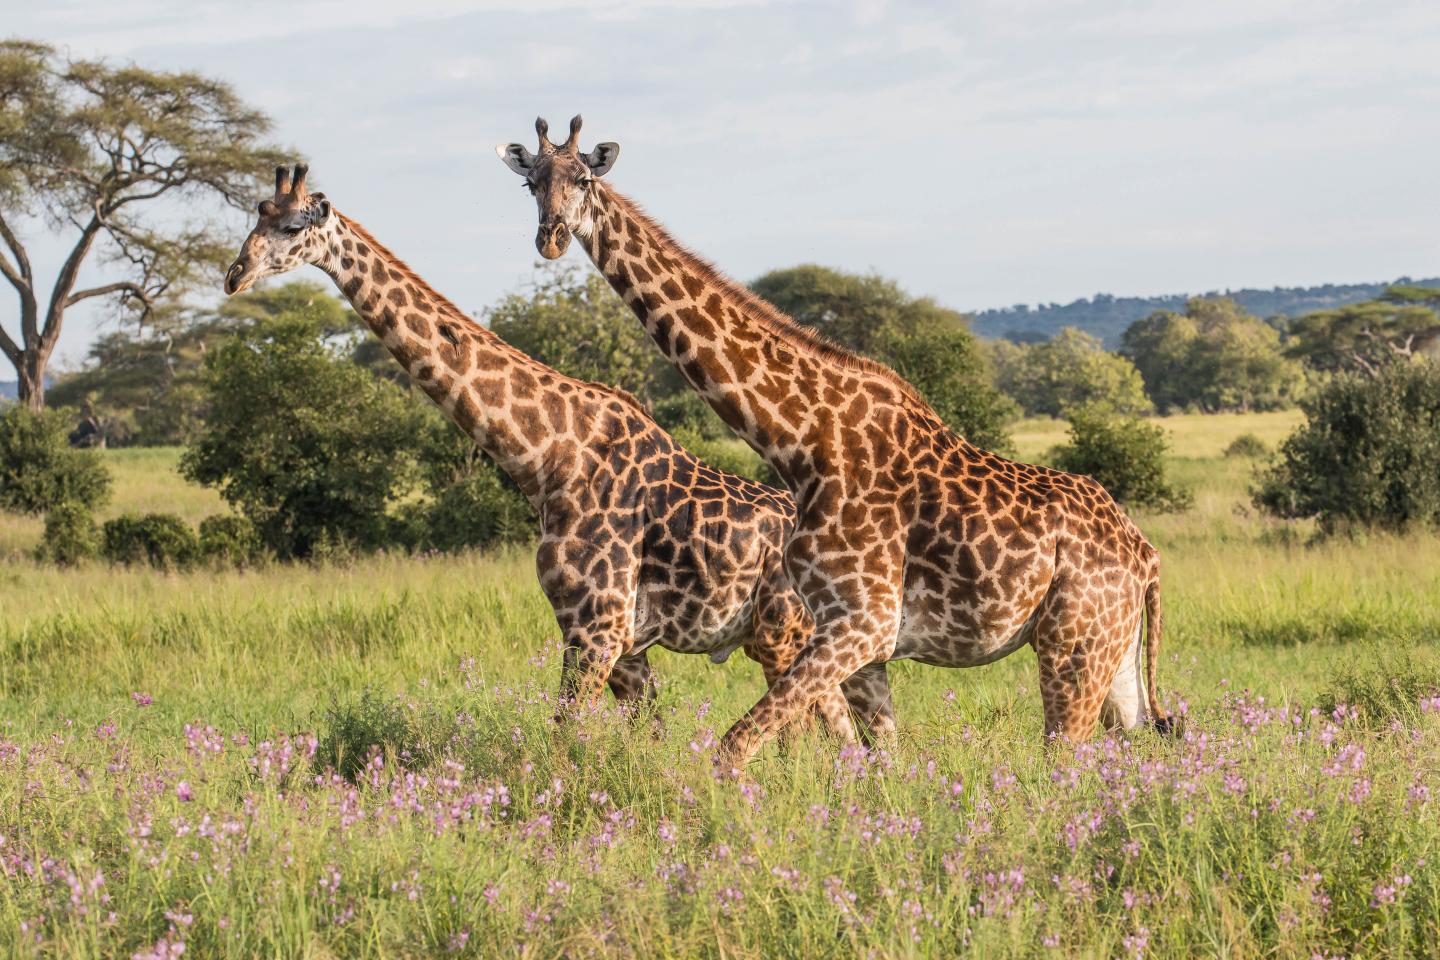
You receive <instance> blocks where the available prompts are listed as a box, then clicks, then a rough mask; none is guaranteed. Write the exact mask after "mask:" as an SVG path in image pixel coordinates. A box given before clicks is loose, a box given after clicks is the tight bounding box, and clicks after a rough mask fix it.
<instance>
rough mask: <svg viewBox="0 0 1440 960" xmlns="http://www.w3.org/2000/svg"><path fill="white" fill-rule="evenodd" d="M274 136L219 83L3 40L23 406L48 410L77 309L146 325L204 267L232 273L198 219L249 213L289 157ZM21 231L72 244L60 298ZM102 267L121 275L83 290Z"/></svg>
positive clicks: (11, 343)
mask: <svg viewBox="0 0 1440 960" xmlns="http://www.w3.org/2000/svg"><path fill="white" fill-rule="evenodd" d="M269 127H270V121H269V119H268V118H266V117H265V115H264V114H262V113H260V112H258V111H257V110H255V109H253V108H251V107H249V106H247V105H246V104H245V103H243V102H242V101H241V100H240V99H239V98H238V97H237V96H236V95H235V93H234V92H233V91H232V90H231V89H230V87H229V86H228V85H226V84H224V83H222V82H220V81H216V80H211V79H208V78H206V77H202V76H199V75H197V74H194V73H166V72H154V71H149V70H144V69H141V68H140V67H136V66H133V65H124V66H113V65H111V64H107V63H104V62H101V61H91V60H66V59H63V58H61V57H59V56H58V55H57V54H56V52H55V50H54V49H53V48H51V47H48V46H46V45H44V44H39V43H31V42H28V41H23V40H10V41H4V42H0V242H3V244H4V249H0V275H3V276H4V277H5V279H6V280H7V281H8V282H9V283H10V286H11V287H13V288H14V290H15V293H16V297H17V300H18V306H19V311H18V316H19V335H18V339H17V338H16V337H15V336H12V335H11V334H10V333H9V332H7V331H6V330H5V329H4V327H3V326H0V353H3V354H4V355H5V357H6V359H8V360H9V361H10V363H11V364H12V365H14V367H15V370H16V372H17V373H18V375H19V380H20V399H21V400H22V402H24V403H26V404H27V405H28V406H29V407H30V408H31V409H34V410H39V409H40V408H41V407H43V405H44V402H45V368H46V365H47V364H48V363H49V361H50V356H51V354H52V353H53V352H54V350H55V344H56V342H57V341H58V340H59V338H60V330H61V326H62V325H63V323H64V320H65V313H66V311H67V310H69V309H70V308H71V307H73V306H75V305H76V304H78V303H81V302H83V301H86V300H90V299H92V298H105V299H109V300H111V301H112V302H114V303H116V304H117V305H119V306H120V307H122V308H133V309H136V310H138V311H140V312H141V314H142V316H143V314H144V312H145V311H147V310H148V309H149V307H150V306H151V305H153V304H154V303H155V302H156V301H157V300H158V299H159V298H161V297H162V296H165V295H167V294H168V295H175V294H178V293H179V292H180V291H181V290H183V288H184V286H185V284H186V283H187V282H188V281H189V280H191V279H192V278H193V277H194V276H195V274H196V272H197V270H198V269H199V268H201V267H203V266H207V265H210V264H216V263H223V259H224V256H225V253H226V249H225V246H224V245H223V244H222V243H220V242H218V240H219V238H217V237H216V235H215V228H214V226H213V225H212V224H210V223H208V222H206V221H204V220H200V219H196V218H195V217H194V216H193V214H192V213H191V212H190V211H193V210H196V209H200V208H201V207H200V204H201V203H202V202H203V201H206V200H212V201H213V200H215V199H218V200H220V201H222V202H223V203H226V204H229V205H231V206H234V207H239V208H243V207H246V206H248V205H249V204H250V202H251V201H252V200H253V198H254V196H255V193H256V192H257V189H258V183H257V180H256V178H255V173H256V172H257V171H263V170H267V169H270V168H271V167H272V166H273V165H274V164H275V163H277V162H279V161H280V160H281V159H282V156H281V154H280V153H279V151H277V150H275V149H274V148H272V147H270V146H268V145H266V144H265V143H264V142H263V140H262V138H263V137H264V136H265V134H266V133H267V132H268V130H269ZM147 214H148V215H149V216H146V215H147ZM22 226H29V227H32V228H34V227H40V228H45V229H49V230H51V231H53V232H58V233H61V234H63V235H65V236H66V238H67V241H66V242H67V243H69V244H70V246H69V251H68V253H67V254H66V255H65V257H64V259H63V260H62V262H61V264H60V267H59V270H58V271H57V272H56V275H55V277H54V279H53V281H51V282H49V284H48V285H49V291H48V293H47V292H46V291H45V289H44V286H45V285H46V281H47V280H48V279H49V278H44V277H39V276H37V275H36V273H35V270H34V267H33V266H32V263H31V260H30V256H29V253H28V251H27V249H26V245H25V242H24V240H23V239H22V237H21V232H22V231H21V227H22ZM92 255H94V259H96V260H97V262H99V263H102V264H104V266H105V267H106V268H107V271H108V272H109V273H110V277H109V278H106V279H105V280H104V281H103V282H100V283H97V284H95V285H94V286H88V287H83V288H82V287H80V275H81V269H82V267H84V266H85V265H86V263H87V261H89V260H91V259H92Z"/></svg>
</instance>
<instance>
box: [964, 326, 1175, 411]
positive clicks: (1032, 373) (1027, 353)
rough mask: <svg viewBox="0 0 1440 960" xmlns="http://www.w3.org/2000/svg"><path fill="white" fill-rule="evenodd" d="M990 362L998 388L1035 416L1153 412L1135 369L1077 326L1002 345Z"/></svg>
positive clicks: (994, 349)
mask: <svg viewBox="0 0 1440 960" xmlns="http://www.w3.org/2000/svg"><path fill="white" fill-rule="evenodd" d="M991 357H992V358H993V361H994V364H995V379H996V383H997V385H998V386H999V387H1000V389H1001V390H1003V391H1004V392H1005V393H1006V394H1008V395H1009V396H1010V397H1011V398H1012V399H1014V400H1015V401H1016V402H1017V403H1019V404H1020V406H1021V408H1022V409H1024V411H1025V412H1026V413H1027V414H1030V415H1041V416H1050V417H1064V416H1067V415H1068V413H1069V412H1070V411H1071V410H1074V409H1076V408H1078V407H1082V406H1086V407H1090V408H1092V409H1100V408H1104V409H1107V410H1109V411H1110V412H1112V413H1116V414H1124V415H1132V414H1139V413H1144V412H1147V411H1149V409H1150V401H1149V399H1148V398H1147V397H1146V396H1145V384H1144V381H1142V380H1141V379H1140V373H1139V371H1138V370H1136V369H1135V366H1134V364H1132V363H1131V362H1130V361H1129V360H1127V359H1126V358H1124V357H1122V356H1120V355H1118V354H1114V353H1110V352H1109V351H1107V350H1106V349H1105V348H1104V347H1103V346H1102V345H1101V343H1100V340H1099V339H1098V338H1097V337H1093V336H1091V335H1090V334H1088V333H1085V332H1084V331H1083V330H1077V329H1075V328H1074V327H1066V328H1065V329H1063V330H1061V331H1060V332H1059V333H1057V334H1056V335H1055V336H1054V337H1052V338H1050V339H1049V340H1046V341H1043V342H1041V343H1033V344H1020V343H1012V342H1010V341H1008V340H997V341H995V342H994V343H992V344H991Z"/></svg>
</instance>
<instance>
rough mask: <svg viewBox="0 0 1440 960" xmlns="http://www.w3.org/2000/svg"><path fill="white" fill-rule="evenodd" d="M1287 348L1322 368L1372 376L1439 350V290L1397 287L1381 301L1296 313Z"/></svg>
mask: <svg viewBox="0 0 1440 960" xmlns="http://www.w3.org/2000/svg"><path fill="white" fill-rule="evenodd" d="M1288 352H1289V354H1290V355H1291V356H1292V357H1296V358H1298V359H1301V360H1303V361H1305V363H1307V364H1309V365H1310V366H1312V367H1314V368H1315V369H1317V370H1321V371H1324V372H1327V373H1332V372H1337V371H1346V370H1349V371H1355V372H1358V373H1362V374H1364V375H1365V376H1368V377H1372V378H1373V377H1377V376H1379V375H1380V372H1381V369H1382V368H1383V367H1384V366H1385V365H1386V364H1389V363H1391V362H1393V361H1396V360H1410V359H1413V358H1415V357H1419V356H1424V355H1427V354H1434V353H1436V352H1440V290H1435V289H1432V288H1429V287H1416V286H1395V287H1391V288H1390V289H1389V290H1387V291H1386V293H1385V295H1384V296H1383V297H1381V298H1380V299H1378V300H1369V301H1366V302H1365V303H1356V304H1351V305H1349V306H1345V307H1340V308H1338V309H1335V310H1320V311H1317V312H1315V313H1307V314H1305V315H1304V316H1303V317H1297V318H1296V319H1295V320H1294V321H1293V322H1292V323H1291V324H1290V330H1289V339H1288Z"/></svg>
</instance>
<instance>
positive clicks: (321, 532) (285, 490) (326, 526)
mask: <svg viewBox="0 0 1440 960" xmlns="http://www.w3.org/2000/svg"><path fill="white" fill-rule="evenodd" d="M203 384H204V389H205V393H206V399H207V403H208V406H209V409H210V414H209V417H208V419H207V420H206V423H205V426H204V428H203V429H202V430H201V431H200V436H199V438H198V439H197V440H196V441H195V442H194V443H192V444H191V445H190V447H189V449H188V450H186V452H185V456H184V458H183V459H182V461H181V472H182V473H183V474H184V475H185V476H186V477H187V478H188V479H190V480H192V481H194V482H196V483H201V484H205V485H207V486H212V487H216V488H218V489H219V491H220V495H221V496H222V497H224V498H225V500H226V501H228V502H229V503H230V504H232V505H233V506H234V507H235V508H236V509H237V510H239V512H240V513H241V514H243V515H244V516H246V517H248V518H249V519H250V521H251V522H252V523H254V524H255V527H256V529H257V530H258V531H259V533H260V538H261V541H262V542H263V543H264V544H265V546H266V547H267V548H268V549H270V550H271V551H273V552H274V553H275V555H276V556H278V557H281V558H282V559H289V558H293V557H302V558H303V557H308V556H309V555H310V554H311V552H312V551H313V550H314V549H315V547H316V545H317V544H318V543H320V542H321V541H322V540H323V541H324V542H326V543H329V544H335V543H346V544H350V545H352V546H353V547H355V548H358V549H371V548H377V547H383V546H386V545H387V538H388V537H389V535H390V533H391V532H392V524H391V519H390V517H389V514H388V510H389V507H390V506H391V505H392V504H394V503H396V502H398V501H400V500H401V499H403V498H404V497H405V496H406V495H408V494H409V493H410V491H411V489H412V487H413V480H414V469H415V467H414V464H415V436H416V434H417V433H418V432H419V431H420V429H421V423H422V421H421V420H420V417H421V415H422V408H421V407H420V405H419V402H417V401H415V400H413V399H412V398H410V397H408V396H406V394H405V392H404V391H403V390H402V389H400V388H399V387H397V386H395V385H394V384H392V383H387V382H385V381H382V380H379V379H377V378H376V377H374V376H373V375H371V374H370V373H369V372H368V371H367V370H365V369H364V368H363V367H360V366H358V365H356V364H354V363H352V362H350V361H349V360H348V359H346V358H345V357H343V356H342V355H341V354H340V352H339V350H338V349H337V348H336V347H335V346H333V345H331V344H330V343H329V342H328V341H327V340H326V339H325V331H324V330H322V329H318V328H317V327H316V326H315V325H314V324H313V323H311V322H309V321H307V320H305V319H304V318H302V317H287V318H284V319H279V320H271V321H266V322H262V323H258V324H256V325H255V326H253V327H251V328H249V329H247V330H246V331H245V333H244V334H243V335H240V336H237V337H235V338H234V339H233V340H231V341H230V342H228V343H226V344H225V345H224V346H222V347H221V348H220V349H218V350H215V351H213V352H212V353H211V354H210V356H209V357H208V358H207V359H206V364H205V375H204V379H203Z"/></svg>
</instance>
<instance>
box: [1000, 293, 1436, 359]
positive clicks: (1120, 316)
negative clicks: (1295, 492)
mask: <svg viewBox="0 0 1440 960" xmlns="http://www.w3.org/2000/svg"><path fill="white" fill-rule="evenodd" d="M1407 285H1413V286H1420V287H1430V288H1437V287H1440V277H1431V278H1428V279H1424V280H1411V279H1410V278H1409V277H1401V278H1400V279H1398V280H1395V281H1394V282H1393V283H1325V284H1320V285H1318V286H1313V287H1274V288H1272V289H1270V290H1260V289H1253V288H1245V289H1241V290H1226V291H1224V292H1223V293H1222V292H1218V291H1217V292H1212V293H1207V294H1202V295H1200V297H1199V299H1203V300H1214V299H1218V298H1221V297H1224V298H1227V299H1229V300H1233V301H1234V302H1235V303H1236V304H1237V305H1238V306H1239V307H1240V309H1241V310H1244V311H1245V312H1246V313H1249V314H1253V315H1255V316H1258V317H1266V318H1269V319H1271V321H1272V324H1273V325H1275V326H1280V327H1283V326H1284V325H1285V324H1286V322H1287V321H1288V319H1289V318H1291V317H1298V316H1300V315H1301V314H1305V313H1313V312H1315V311H1319V310H1334V309H1336V308H1337V307H1343V306H1348V305H1350V304H1352V303H1362V302H1364V301H1366V300H1376V299H1379V298H1380V297H1381V296H1382V295H1383V294H1384V293H1385V291H1386V290H1387V289H1389V288H1390V287H1392V286H1407ZM1192 299H1196V298H1195V297H1194V296H1192V295H1190V294H1172V295H1169V296H1159V297H1117V296H1113V295H1111V294H1108V293H1097V294H1096V295H1095V296H1094V297H1093V298H1092V297H1082V298H1080V299H1078V300H1072V301H1071V302H1069V303H1065V304H1061V303H1046V304H1036V305H1034V306H1031V305H1029V304H1024V303H1020V304H1016V305H1015V306H1013V307H1000V308H997V309H991V310H981V311H978V312H977V313H975V315H974V317H975V324H974V328H975V332H976V333H979V334H980V335H981V336H985V337H995V338H1000V337H1003V338H1006V339H1010V340H1016V341H1018V342H1022V343H1023V342H1034V341H1036V340H1046V339H1049V338H1050V337H1052V336H1054V335H1055V334H1056V333H1058V332H1059V331H1060V330H1062V329H1064V328H1065V327H1075V328H1077V329H1080V330H1084V331H1085V332H1086V333H1089V334H1092V335H1094V336H1096V337H1099V338H1100V340H1101V341H1102V342H1104V343H1105V344H1106V345H1107V346H1110V347H1117V346H1119V345H1120V337H1121V335H1122V334H1123V333H1124V332H1125V329H1126V328H1127V327H1129V326H1130V324H1132V323H1134V322H1135V321H1137V320H1140V319H1142V318H1144V317H1148V316H1150V315H1151V314H1153V313H1157V312H1160V311H1182V310H1184V309H1185V304H1186V303H1188V302H1189V301H1190V300H1192Z"/></svg>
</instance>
